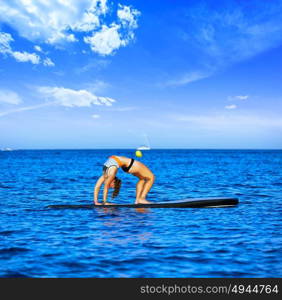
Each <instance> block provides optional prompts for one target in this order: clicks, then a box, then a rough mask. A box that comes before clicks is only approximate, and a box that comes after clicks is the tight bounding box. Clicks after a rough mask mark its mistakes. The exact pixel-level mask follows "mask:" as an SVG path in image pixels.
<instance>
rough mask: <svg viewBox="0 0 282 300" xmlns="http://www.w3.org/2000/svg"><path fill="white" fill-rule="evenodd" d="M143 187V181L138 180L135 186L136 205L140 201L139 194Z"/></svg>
mask: <svg viewBox="0 0 282 300" xmlns="http://www.w3.org/2000/svg"><path fill="white" fill-rule="evenodd" d="M144 185H145V179H140V180H139V181H138V182H137V184H136V201H135V203H138V200H139V199H140V196H141V193H142V191H143V188H144Z"/></svg>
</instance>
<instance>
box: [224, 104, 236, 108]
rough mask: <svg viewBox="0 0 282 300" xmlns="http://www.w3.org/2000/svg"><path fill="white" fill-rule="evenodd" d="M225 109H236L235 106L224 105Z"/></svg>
mask: <svg viewBox="0 0 282 300" xmlns="http://www.w3.org/2000/svg"><path fill="white" fill-rule="evenodd" d="M225 108H226V109H235V108H237V105H235V104H231V105H226V106H225Z"/></svg>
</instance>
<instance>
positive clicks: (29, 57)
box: [10, 51, 40, 65]
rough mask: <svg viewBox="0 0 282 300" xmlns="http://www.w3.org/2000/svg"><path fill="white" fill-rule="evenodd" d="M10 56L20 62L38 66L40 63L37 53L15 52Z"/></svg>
mask: <svg viewBox="0 0 282 300" xmlns="http://www.w3.org/2000/svg"><path fill="white" fill-rule="evenodd" d="M10 55H11V56H13V57H14V58H15V59H16V60H17V61H19V62H31V63H33V64H36V65H37V64H39V63H40V57H39V56H38V55H37V54H35V53H28V52H19V51H14V52H10Z"/></svg>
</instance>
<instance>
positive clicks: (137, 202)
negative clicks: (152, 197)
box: [135, 199, 151, 204]
mask: <svg viewBox="0 0 282 300" xmlns="http://www.w3.org/2000/svg"><path fill="white" fill-rule="evenodd" d="M150 203H151V202H149V201H147V200H146V199H138V200H136V202H135V204H150Z"/></svg>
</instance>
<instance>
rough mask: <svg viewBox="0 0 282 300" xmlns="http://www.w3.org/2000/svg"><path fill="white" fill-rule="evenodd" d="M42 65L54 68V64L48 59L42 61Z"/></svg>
mask: <svg viewBox="0 0 282 300" xmlns="http://www.w3.org/2000/svg"><path fill="white" fill-rule="evenodd" d="M43 65H44V66H48V67H54V66H55V64H54V63H53V61H52V60H51V59H50V58H49V57H47V58H45V59H44V60H43Z"/></svg>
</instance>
